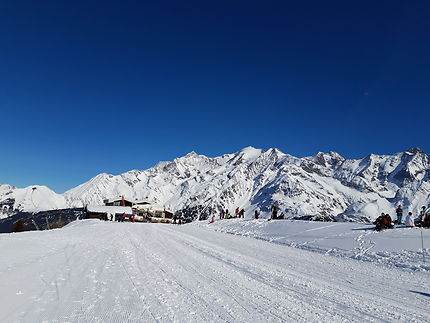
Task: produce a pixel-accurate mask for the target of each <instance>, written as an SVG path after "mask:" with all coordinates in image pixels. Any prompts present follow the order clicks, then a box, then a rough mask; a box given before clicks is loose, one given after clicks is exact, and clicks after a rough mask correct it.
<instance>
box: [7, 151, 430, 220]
mask: <svg viewBox="0 0 430 323" xmlns="http://www.w3.org/2000/svg"><path fill="white" fill-rule="evenodd" d="M32 188H33V187H28V188H25V189H17V188H14V187H12V186H8V185H1V186H0V206H1V205H7V206H10V207H13V208H14V209H17V210H34V209H41V208H45V209H56V208H62V207H63V208H65V207H79V206H83V205H86V204H102V203H103V200H104V199H106V198H111V197H114V196H121V195H124V196H127V197H128V198H133V199H144V198H146V199H150V200H152V201H154V202H156V203H157V204H160V205H164V206H166V207H169V208H171V209H174V210H176V211H181V212H183V213H184V214H187V215H193V216H196V215H198V216H206V215H209V214H213V213H217V212H219V210H221V209H226V208H227V209H229V210H231V209H235V208H236V207H241V208H244V209H245V212H246V214H248V215H249V214H252V213H253V211H254V210H255V208H257V207H259V208H260V210H261V211H262V212H263V213H266V215H267V214H268V212H269V210H270V206H271V205H272V204H273V203H276V204H278V206H279V207H280V208H281V210H282V212H284V213H285V215H286V216H287V217H294V218H309V219H325V220H334V219H336V220H342V219H343V220H349V219H372V218H374V217H375V216H377V215H378V214H379V213H380V212H391V213H392V210H391V209H392V208H394V206H395V205H396V204H399V203H400V204H402V205H404V206H405V208H407V209H408V210H410V211H414V212H416V211H417V210H418V209H419V208H420V207H421V206H422V205H427V204H428V203H429V202H430V196H429V194H428V192H429V191H430V158H429V155H427V154H425V153H423V152H422V151H421V150H418V149H415V148H414V149H413V150H409V151H407V152H402V153H397V154H394V155H375V154H371V155H368V156H366V157H364V158H361V159H345V158H343V157H342V156H341V155H339V154H338V153H336V152H329V153H322V152H319V153H317V154H316V155H314V156H311V157H304V158H297V157H294V156H291V155H288V154H284V153H283V152H281V151H280V150H278V149H276V148H271V149H269V150H267V151H263V150H261V149H258V148H254V147H246V148H244V149H242V150H240V151H239V152H237V153H234V154H225V155H222V156H220V157H214V158H210V157H206V156H203V155H198V154H196V153H195V152H191V153H189V154H187V155H185V156H183V157H179V158H176V159H174V160H173V161H164V162H159V163H157V164H156V165H155V166H154V167H152V168H150V169H147V170H132V171H129V172H126V173H123V174H120V175H111V174H107V173H102V174H99V175H97V176H95V177H93V178H91V179H90V180H89V181H88V182H86V183H83V184H81V185H79V186H77V187H75V188H73V189H71V190H69V191H67V192H65V193H64V194H62V195H60V194H56V193H55V192H53V191H51V190H49V189H48V188H46V187H42V186H37V189H36V190H33V189H32ZM32 198H33V200H32Z"/></svg>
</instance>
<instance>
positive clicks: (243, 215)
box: [239, 209, 245, 219]
mask: <svg viewBox="0 0 430 323" xmlns="http://www.w3.org/2000/svg"><path fill="white" fill-rule="evenodd" d="M244 217H245V210H244V209H242V210H240V211H239V218H242V219H243V218H244Z"/></svg>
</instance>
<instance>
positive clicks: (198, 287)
mask: <svg viewBox="0 0 430 323" xmlns="http://www.w3.org/2000/svg"><path fill="white" fill-rule="evenodd" d="M421 234H423V239H422V240H421ZM422 241H423V242H424V247H425V251H427V255H426V254H423V250H422ZM429 241H430V230H429V229H424V230H422V231H421V229H419V228H414V229H408V228H403V227H399V228H396V229H391V230H387V231H382V232H375V231H373V230H372V226H370V225H367V224H360V223H323V222H303V221H288V220H285V221H267V220H246V219H245V220H243V219H231V220H222V221H216V222H215V223H212V224H208V222H202V221H201V222H196V223H191V224H187V225H181V226H179V225H167V224H140V223H139V224H138V223H116V222H103V221H99V220H81V221H75V222H73V223H71V224H69V225H67V226H66V227H64V228H62V229H56V230H50V231H40V232H24V233H12V234H1V235H0V250H1V251H0V322H62V323H64V322H346V321H350V322H381V321H384V322H429V321H430V310H429V304H430V279H429V278H430V276H429V271H430V266H429V263H430V255H429V254H428V252H429V249H428V244H429ZM423 256H424V257H425V256H427V259H425V258H423ZM425 261H427V262H425Z"/></svg>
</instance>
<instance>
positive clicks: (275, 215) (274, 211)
mask: <svg viewBox="0 0 430 323" xmlns="http://www.w3.org/2000/svg"><path fill="white" fill-rule="evenodd" d="M270 210H271V211H272V219H277V218H278V211H279V207H278V206H277V205H276V204H273V205H272V207H271V208H270Z"/></svg>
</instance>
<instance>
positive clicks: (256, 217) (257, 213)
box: [254, 209, 260, 219]
mask: <svg viewBox="0 0 430 323" xmlns="http://www.w3.org/2000/svg"><path fill="white" fill-rule="evenodd" d="M259 217H260V212H259V211H258V209H256V210H255V212H254V218H255V219H258V218H259Z"/></svg>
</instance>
